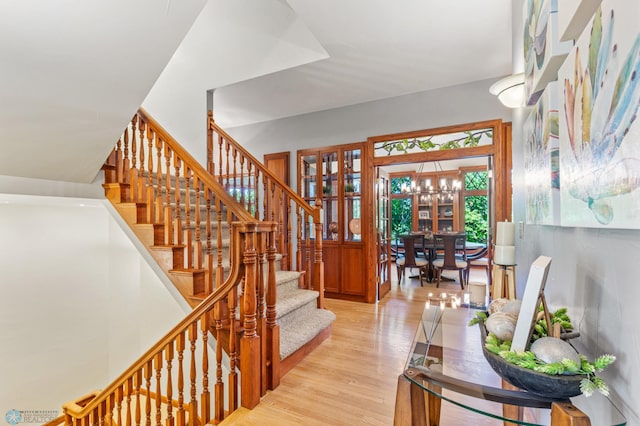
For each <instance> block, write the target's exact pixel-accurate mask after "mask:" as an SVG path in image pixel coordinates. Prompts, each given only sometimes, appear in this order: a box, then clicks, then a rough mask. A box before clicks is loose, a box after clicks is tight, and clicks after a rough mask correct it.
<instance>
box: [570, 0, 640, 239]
mask: <svg viewBox="0 0 640 426" xmlns="http://www.w3.org/2000/svg"><path fill="white" fill-rule="evenodd" d="M639 21H640V4H639V3H638V2H629V1H626V0H603V1H602V4H601V5H600V7H599V8H598V10H597V11H596V13H595V15H594V16H593V19H592V20H591V22H590V23H589V25H588V26H587V28H585V30H584V32H583V33H582V35H581V36H580V38H579V39H578V41H577V42H576V45H575V47H574V48H573V50H572V51H571V53H570V54H569V56H568V57H567V61H566V62H565V64H564V65H563V66H562V67H561V69H560V71H559V75H558V77H559V83H560V84H561V90H562V98H563V101H562V102H563V106H562V108H561V114H560V128H559V130H560V138H559V141H560V201H561V223H562V225H563V226H584V227H603V228H634V229H640V191H638V187H639V186H640V125H639V123H638V120H636V117H637V114H638V107H639V106H640V85H639V84H638V83H639V80H640V79H639V78H638V73H639V72H640V27H638V24H637V23H638V22H639Z"/></svg>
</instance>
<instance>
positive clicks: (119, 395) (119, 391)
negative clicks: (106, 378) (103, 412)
mask: <svg viewBox="0 0 640 426" xmlns="http://www.w3.org/2000/svg"><path fill="white" fill-rule="evenodd" d="M115 397H116V404H115V405H116V419H118V424H119V425H121V424H123V423H122V386H118V388H117V389H116V394H115Z"/></svg>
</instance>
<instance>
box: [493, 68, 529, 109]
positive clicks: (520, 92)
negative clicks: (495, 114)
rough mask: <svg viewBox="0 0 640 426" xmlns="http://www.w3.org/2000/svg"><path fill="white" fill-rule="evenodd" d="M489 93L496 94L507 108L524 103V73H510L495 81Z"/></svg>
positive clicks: (516, 106) (517, 106)
mask: <svg viewBox="0 0 640 426" xmlns="http://www.w3.org/2000/svg"><path fill="white" fill-rule="evenodd" d="M489 93H491V94H492V95H496V96H497V97H498V99H500V102H502V105H504V106H506V107H507V108H519V107H521V106H523V105H524V73H520V74H514V75H510V76H508V77H505V78H503V79H502V80H498V81H497V82H495V83H493V85H491V87H490V88H489Z"/></svg>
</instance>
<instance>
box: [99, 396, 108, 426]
mask: <svg viewBox="0 0 640 426" xmlns="http://www.w3.org/2000/svg"><path fill="white" fill-rule="evenodd" d="M106 418H107V401H102V403H101V404H100V405H99V406H98V425H99V426H104V425H105V423H106Z"/></svg>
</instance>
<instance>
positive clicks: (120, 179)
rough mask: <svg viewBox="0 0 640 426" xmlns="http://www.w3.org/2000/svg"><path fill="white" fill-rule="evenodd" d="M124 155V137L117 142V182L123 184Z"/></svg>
mask: <svg viewBox="0 0 640 426" xmlns="http://www.w3.org/2000/svg"><path fill="white" fill-rule="evenodd" d="M125 132H126V130H125ZM123 158H124V155H123V153H122V136H121V137H120V138H119V139H118V142H116V182H117V183H122V182H124V178H123V173H122V168H123V167H124V164H123V160H122V159H123Z"/></svg>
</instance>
